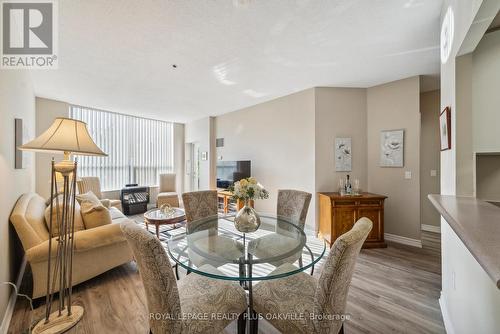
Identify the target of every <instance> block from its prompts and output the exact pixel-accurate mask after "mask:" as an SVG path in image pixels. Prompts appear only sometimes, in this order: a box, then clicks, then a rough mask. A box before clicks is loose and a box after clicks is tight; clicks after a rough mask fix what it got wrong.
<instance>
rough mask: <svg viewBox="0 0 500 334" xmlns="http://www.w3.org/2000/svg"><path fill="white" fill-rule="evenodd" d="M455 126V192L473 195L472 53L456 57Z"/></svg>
mask: <svg viewBox="0 0 500 334" xmlns="http://www.w3.org/2000/svg"><path fill="white" fill-rule="evenodd" d="M455 66H456V69H455V71H456V75H455V81H456V82H455V87H456V101H455V103H456V104H455V106H456V107H455V127H456V132H457V133H458V134H460V135H459V136H456V137H455V138H456V139H455V140H456V147H454V148H452V149H454V150H455V151H456V163H455V165H456V194H457V195H458V196H474V153H473V147H472V146H473V139H472V54H466V55H463V56H460V57H457V58H456V61H455Z"/></svg>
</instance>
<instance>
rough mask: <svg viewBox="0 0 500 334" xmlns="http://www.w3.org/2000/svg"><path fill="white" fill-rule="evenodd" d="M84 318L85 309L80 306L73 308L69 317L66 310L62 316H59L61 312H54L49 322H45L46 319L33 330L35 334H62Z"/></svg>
mask: <svg viewBox="0 0 500 334" xmlns="http://www.w3.org/2000/svg"><path fill="white" fill-rule="evenodd" d="M82 317H83V307H81V306H78V305H72V306H71V315H68V311H67V309H66V308H64V309H63V311H62V315H61V316H59V311H55V312H52V313H51V314H50V316H49V321H48V322H45V318H44V319H42V320H40V321H39V322H38V324H36V326H35V327H34V328H33V331H32V333H33V334H60V333H64V332H66V331H67V330H68V329H70V328H71V327H73V326H74V325H76V324H77V322H78V321H80V319H81V318H82Z"/></svg>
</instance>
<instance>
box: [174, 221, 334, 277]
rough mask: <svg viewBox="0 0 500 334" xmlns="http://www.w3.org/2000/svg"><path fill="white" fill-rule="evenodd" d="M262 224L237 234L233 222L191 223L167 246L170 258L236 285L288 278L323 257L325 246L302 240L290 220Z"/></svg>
mask: <svg viewBox="0 0 500 334" xmlns="http://www.w3.org/2000/svg"><path fill="white" fill-rule="evenodd" d="M260 218H261V225H260V227H259V229H258V230H257V231H255V232H252V233H242V232H239V231H238V230H236V228H235V226H234V222H233V221H234V216H225V217H220V216H213V217H208V218H205V219H202V220H198V221H193V222H190V223H188V224H187V225H186V233H185V234H182V235H177V236H174V237H172V238H170V239H169V240H168V241H167V243H168V252H169V254H170V256H171V257H172V258H173V259H174V261H175V262H177V263H178V264H179V265H180V266H181V267H183V268H185V269H187V270H188V271H192V272H195V273H198V274H200V275H204V276H209V277H213V278H218V279H224V280H237V281H260V280H268V279H275V278H280V277H285V276H289V275H292V274H295V273H298V272H301V271H304V270H306V269H308V268H311V267H313V266H314V264H316V263H317V262H318V261H319V260H320V259H321V258H322V256H323V255H324V253H325V249H326V246H325V243H324V241H322V240H319V239H317V238H315V237H314V236H309V235H306V234H305V233H304V231H303V229H301V228H300V227H299V226H297V225H296V224H294V223H293V222H291V221H290V220H288V219H285V218H282V217H273V216H269V215H260ZM290 264H295V265H293V266H292V265H290ZM207 265H208V266H207ZM213 268H216V269H217V270H213Z"/></svg>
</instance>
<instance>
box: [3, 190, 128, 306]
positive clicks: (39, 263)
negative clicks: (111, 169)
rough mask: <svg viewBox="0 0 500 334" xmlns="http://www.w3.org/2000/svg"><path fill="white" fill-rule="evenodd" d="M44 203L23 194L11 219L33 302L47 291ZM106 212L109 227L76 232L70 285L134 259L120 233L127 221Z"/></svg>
mask: <svg viewBox="0 0 500 334" xmlns="http://www.w3.org/2000/svg"><path fill="white" fill-rule="evenodd" d="M45 202H46V201H45V200H44V199H43V198H42V197H41V196H39V195H38V194H35V193H28V194H24V195H22V196H21V197H20V198H19V200H18V201H17V203H16V206H15V208H14V210H13V211H12V214H11V216H10V221H11V222H12V224H13V225H14V228H15V230H16V232H17V234H18V236H19V239H20V240H21V243H22V244H23V248H24V251H25V252H26V259H27V261H28V263H29V265H30V267H31V270H32V273H33V298H38V297H41V296H44V295H45V293H46V289H47V260H48V249H49V231H48V229H47V226H46V224H45V217H44V212H45V208H46V203H45ZM109 210H110V213H111V217H112V221H113V223H112V224H107V225H102V226H99V227H96V228H92V229H88V230H82V231H78V232H75V252H74V256H73V285H76V284H78V283H81V282H84V281H86V280H88V279H90V278H93V277H95V276H97V275H99V274H102V273H104V272H106V271H108V270H109V269H111V268H114V267H116V266H119V265H121V264H124V263H127V262H129V261H130V260H132V259H133V257H132V252H131V250H130V248H129V246H128V244H127V240H126V239H125V237H124V236H123V233H122V231H121V229H120V225H121V223H123V222H127V221H129V219H128V218H126V217H125V216H124V215H123V214H122V213H121V212H120V211H119V210H118V209H116V208H110V209H109ZM55 240H56V238H53V239H52V258H55V254H56V248H57V242H56V241H55ZM52 263H54V261H52Z"/></svg>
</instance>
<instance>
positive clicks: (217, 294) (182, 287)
mask: <svg viewBox="0 0 500 334" xmlns="http://www.w3.org/2000/svg"><path fill="white" fill-rule="evenodd" d="M200 269H201V270H203V271H205V272H212V273H214V274H218V275H223V274H222V273H221V272H220V271H218V270H217V269H215V268H214V267H212V266H210V265H204V266H202V267H201V268H200ZM178 289H179V297H180V302H181V310H182V314H183V315H184V316H185V319H184V320H185V321H184V322H183V324H184V326H185V327H184V332H186V333H219V332H221V331H222V330H224V328H225V327H226V326H227V325H228V324H229V323H230V322H232V321H233V320H235V319H236V318H237V317H238V315H239V314H241V313H243V312H244V311H245V309H246V305H247V302H246V294H245V290H243V288H242V287H241V286H239V284H237V283H236V282H231V281H223V280H217V279H213V278H209V277H205V276H201V275H198V274H194V273H192V274H190V275H187V276H186V277H185V278H183V279H182V280H180V281H178ZM189 315H207V316H208V319H206V318H201V319H196V318H194V317H189Z"/></svg>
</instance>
